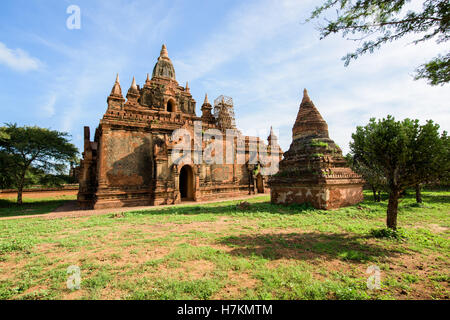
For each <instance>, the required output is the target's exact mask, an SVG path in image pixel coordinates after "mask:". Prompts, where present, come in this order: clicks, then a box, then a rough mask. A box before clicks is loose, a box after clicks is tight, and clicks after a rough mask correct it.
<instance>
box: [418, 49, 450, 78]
mask: <svg viewBox="0 0 450 320" xmlns="http://www.w3.org/2000/svg"><path fill="white" fill-rule="evenodd" d="M416 72H417V74H416V76H415V78H414V79H415V80H418V79H427V80H428V84H430V85H432V86H436V85H442V84H444V83H448V82H450V54H447V55H446V56H441V55H439V56H438V57H436V58H434V59H432V60H431V61H429V62H428V63H425V64H423V65H422V66H421V67H419V68H418V69H417V70H416Z"/></svg>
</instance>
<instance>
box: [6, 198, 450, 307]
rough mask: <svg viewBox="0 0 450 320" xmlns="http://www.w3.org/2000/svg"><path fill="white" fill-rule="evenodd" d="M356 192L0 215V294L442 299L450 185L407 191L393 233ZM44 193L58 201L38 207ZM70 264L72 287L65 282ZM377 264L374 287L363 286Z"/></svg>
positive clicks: (380, 207) (445, 295)
mask: <svg viewBox="0 0 450 320" xmlns="http://www.w3.org/2000/svg"><path fill="white" fill-rule="evenodd" d="M365 196H366V199H367V200H365V201H364V202H362V203H361V204H359V205H355V206H352V207H347V208H342V209H339V210H335V211H323V210H315V209H312V208H310V207H308V206H300V205H291V206H282V205H272V204H270V203H269V202H268V200H269V197H268V196H262V197H256V198H253V199H250V200H248V202H249V203H250V206H249V208H247V209H245V210H241V209H238V208H237V206H236V204H237V203H238V202H239V201H226V202H220V203H209V204H193V205H182V206H171V207H164V208H158V207H155V208H151V209H149V210H143V211H132V212H124V213H123V214H106V215H101V216H90V217H76V218H73V217H72V218H61V219H52V220H49V219H42V218H32V219H31V218H30V219H18V220H1V221H0V299H27V300H28V299H30V300H31V299H449V283H450V281H449V278H450V272H449V265H448V261H449V260H450V259H449V254H450V250H449V248H450V246H449V244H450V242H449V235H450V232H449V227H450V218H449V217H450V216H449V211H450V192H448V191H424V192H423V199H424V204H423V205H421V206H416V205H415V203H414V196H413V194H411V195H409V196H406V197H405V198H404V199H403V200H402V202H401V203H400V208H399V221H398V224H399V226H400V227H401V229H400V232H399V234H400V235H401V236H397V235H392V234H391V233H389V232H388V231H384V226H385V218H386V217H385V216H386V205H387V204H386V202H382V203H375V202H372V200H371V197H370V194H369V193H366V194H365ZM52 201H64V200H61V199H55V200H50V199H47V200H45V201H42V202H35V204H36V207H35V208H36V210H42V211H41V212H43V211H45V210H44V209H43V208H44V207H45V208H48V207H47V202H51V203H53V202H52ZM30 204H32V203H30ZM44 204H45V205H44ZM40 205H41V207H42V208H41V209H38V208H39V206H40ZM1 210H3V211H1V213H2V214H8V210H7V209H5V208H2V209H1ZM14 210H16V208H12V209H11V211H13V212H14ZM71 265H76V266H79V267H80V269H81V289H80V290H69V289H67V287H66V281H67V279H68V277H69V276H70V275H68V274H67V268H68V267H69V266H71ZM374 265H375V266H378V267H379V268H380V275H381V288H380V289H379V290H370V289H368V287H367V280H368V278H369V276H370V275H371V274H369V273H367V270H368V267H370V266H374Z"/></svg>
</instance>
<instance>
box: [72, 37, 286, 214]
mask: <svg viewBox="0 0 450 320" xmlns="http://www.w3.org/2000/svg"><path fill="white" fill-rule="evenodd" d="M107 104H108V107H107V110H106V112H105V114H104V116H103V118H102V119H101V120H100V124H99V126H98V127H97V129H96V130H95V136H94V139H93V141H91V140H90V130H89V127H85V128H84V152H83V159H82V161H81V168H80V174H79V183H80V189H79V192H78V203H79V205H80V206H81V207H83V208H92V207H94V208H109V207H118V206H138V205H159V204H174V203H179V202H180V201H181V200H182V199H188V200H208V199H216V198H219V197H232V196H237V195H247V194H253V193H255V192H261V193H262V192H268V188H267V180H268V179H267V178H268V177H267V176H264V175H262V174H261V172H260V170H259V166H260V165H261V163H260V162H258V160H257V161H256V162H255V161H254V159H253V160H251V159H250V158H251V157H252V154H254V153H251V152H250V150H260V149H257V145H258V143H261V142H262V141H260V139H259V138H257V137H248V136H242V134H241V133H240V131H239V130H237V129H236V127H235V121H234V112H233V103H232V99H231V98H227V97H224V96H220V97H219V98H217V99H216V100H215V103H214V112H213V106H212V105H211V104H210V103H209V101H208V97H207V96H206V97H205V100H204V103H203V105H202V106H201V112H202V115H201V117H198V116H197V115H196V112H195V106H196V101H195V100H194V99H193V97H192V95H191V93H190V90H189V87H188V84H187V83H186V86H185V87H183V86H180V85H179V84H178V82H177V80H176V78H175V69H174V67H173V64H172V62H171V60H170V58H169V56H168V53H167V49H166V47H165V46H163V47H162V50H161V53H160V56H159V58H158V61H157V62H156V65H155V67H154V69H153V74H152V78H151V79H150V77H149V76H148V75H147V80H146V81H145V84H144V85H143V87H142V88H141V87H140V86H138V85H137V84H136V81H135V79H134V77H133V81H132V84H131V87H130V88H129V90H128V92H127V94H126V99H125V98H124V97H123V95H122V89H121V87H120V83H119V77H118V76H117V79H116V82H115V84H114V86H113V88H112V90H111V94H110V95H109V97H108V99H107ZM199 121H201V124H200V126H201V127H200V132H202V134H201V136H203V137H202V140H201V141H200V142H198V141H197V142H195V139H192V141H190V142H192V146H194V143H196V144H197V146H199V148H200V150H201V151H204V150H205V149H206V148H207V147H208V143H209V142H211V140H213V139H215V137H214V138H212V137H210V138H211V139H209V140H208V132H210V131H211V130H213V129H214V130H216V131H220V132H226V131H227V130H231V131H233V132H235V133H236V138H235V139H234V140H232V141H231V143H230V142H229V141H225V139H224V140H223V145H224V147H225V146H227V147H229V144H231V145H232V149H231V150H233V151H232V158H233V159H234V161H233V162H232V163H230V162H229V161H224V162H225V163H224V164H217V163H210V162H208V163H207V162H206V161H203V162H200V163H195V162H192V161H191V162H187V163H184V162H182V163H174V162H173V161H172V158H171V156H170V155H171V152H172V151H173V148H174V147H175V145H176V141H172V133H173V132H174V130H176V129H180V128H183V129H185V130H187V131H188V132H189V133H190V136H191V137H194V135H195V132H194V127H195V126H196V125H198V123H199ZM238 138H239V139H240V141H244V142H243V143H241V144H238ZM208 141H209V142H208ZM270 141H272V145H271V146H270V148H269V152H270V153H271V154H272V155H274V156H275V157H277V158H278V159H280V158H281V155H282V152H281V149H280V148H279V146H278V144H277V143H276V137H274V136H273V133H272V132H271V135H270V136H269V143H270ZM264 146H265V144H264ZM195 150H196V149H195V148H193V151H192V159H193V158H194V157H195V156H196V155H195V154H194V152H195ZM238 157H240V159H244V160H243V161H241V162H239V161H236V159H237V158H238ZM257 159H259V151H257ZM250 160H251V161H250Z"/></svg>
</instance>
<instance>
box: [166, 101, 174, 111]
mask: <svg viewBox="0 0 450 320" xmlns="http://www.w3.org/2000/svg"><path fill="white" fill-rule="evenodd" d="M174 111H175V105H174V103H173V101H172V100H169V101H168V102H167V112H174Z"/></svg>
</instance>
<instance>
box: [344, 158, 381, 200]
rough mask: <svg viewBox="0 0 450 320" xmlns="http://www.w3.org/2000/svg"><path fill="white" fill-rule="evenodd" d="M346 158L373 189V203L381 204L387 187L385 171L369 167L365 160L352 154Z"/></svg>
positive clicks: (351, 166)
mask: <svg viewBox="0 0 450 320" xmlns="http://www.w3.org/2000/svg"><path fill="white" fill-rule="evenodd" d="M345 158H346V159H347V163H348V165H349V166H350V168H352V170H353V171H355V172H356V173H358V174H360V175H361V176H362V177H363V179H364V181H365V182H366V183H367V184H368V185H369V186H370V188H371V189H372V193H373V201H375V202H381V191H382V190H384V189H385V187H386V179H385V177H384V176H383V171H382V170H381V169H380V168H377V169H375V168H374V166H372V167H370V166H368V165H367V164H366V163H364V159H361V158H359V157H358V156H353V155H352V154H350V153H349V154H347V155H346V156H345Z"/></svg>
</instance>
